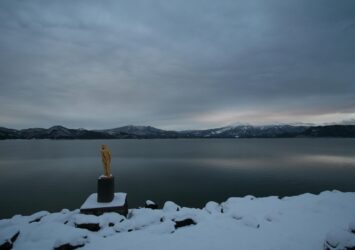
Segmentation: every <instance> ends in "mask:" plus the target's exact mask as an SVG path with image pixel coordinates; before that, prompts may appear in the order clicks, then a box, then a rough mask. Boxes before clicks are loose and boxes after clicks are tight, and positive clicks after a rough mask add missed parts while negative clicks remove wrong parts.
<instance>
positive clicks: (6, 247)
mask: <svg viewBox="0 0 355 250" xmlns="http://www.w3.org/2000/svg"><path fill="white" fill-rule="evenodd" d="M10 249H12V243H11V242H8V241H6V242H5V243H4V244H2V245H0V250H10Z"/></svg>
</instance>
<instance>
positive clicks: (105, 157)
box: [101, 145, 111, 177]
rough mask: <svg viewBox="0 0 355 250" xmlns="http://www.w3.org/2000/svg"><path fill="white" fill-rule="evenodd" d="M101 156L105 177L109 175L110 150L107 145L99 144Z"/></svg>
mask: <svg viewBox="0 0 355 250" xmlns="http://www.w3.org/2000/svg"><path fill="white" fill-rule="evenodd" d="M101 158H102V164H103V166H104V175H105V176H106V177H111V168H110V165H111V153H110V150H109V149H108V147H107V145H102V146H101Z"/></svg>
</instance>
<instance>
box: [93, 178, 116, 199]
mask: <svg viewBox="0 0 355 250" xmlns="http://www.w3.org/2000/svg"><path fill="white" fill-rule="evenodd" d="M114 193H115V178H114V177H113V176H110V177H106V176H100V177H99V179H98V180H97V202H111V201H112V200H113V198H114Z"/></svg>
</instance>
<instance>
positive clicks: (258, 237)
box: [0, 191, 355, 250]
mask: <svg viewBox="0 0 355 250" xmlns="http://www.w3.org/2000/svg"><path fill="white" fill-rule="evenodd" d="M85 225H96V229H97V230H96V231H92V230H91V231H90V230H88V229H85ZM16 235H17V236H16ZM15 236H16V237H15ZM5 243H6V244H8V246H10V245H11V246H12V247H13V249H26V250H31V249H36V250H37V249H56V248H60V247H63V246H71V247H81V248H80V249H95V250H96V249H127V250H129V249H132V250H141V249H157V250H159V249H194V250H195V249H197V250H198V249H201V250H202V249H203V250H207V249H233V250H234V249H248V250H249V249H290V250H292V249H295V250H296V249H297V250H299V249H350V248H351V247H355V193H342V192H339V191H332V192H329V191H327V192H323V193H321V194H319V195H312V194H303V195H299V196H294V197H285V198H282V199H279V198H278V197H264V198H255V197H253V196H246V197H243V198H229V199H228V200H227V201H225V202H223V203H221V204H218V203H216V202H212V201H211V202H208V203H207V204H206V206H205V207H204V208H202V209H196V208H186V207H180V206H178V205H177V204H175V203H174V202H171V201H168V202H166V203H165V204H164V206H163V209H154V210H153V209H149V208H138V209H131V210H130V211H129V215H128V216H127V218H125V217H123V216H121V215H119V214H116V213H107V214H104V215H101V216H93V215H84V214H80V213H79V210H74V211H69V210H66V209H63V210H62V211H61V212H58V213H48V212H43V211H42V212H38V213H35V214H33V215H31V216H21V215H16V216H14V217H12V218H10V219H3V220H0V246H1V244H5Z"/></svg>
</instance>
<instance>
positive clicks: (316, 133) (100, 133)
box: [0, 125, 355, 140]
mask: <svg viewBox="0 0 355 250" xmlns="http://www.w3.org/2000/svg"><path fill="white" fill-rule="evenodd" d="M295 137H343V138H346V137H347V138H355V125H327V126H292V125H269V126H251V125H238V126H229V127H221V128H214V129H205V130H184V131H169V130H162V129H158V128H154V127H151V126H133V125H129V126H124V127H118V128H113V129H103V130H87V129H69V128H66V127H63V126H53V127H50V128H48V129H45V128H28V129H21V130H16V129H10V128H3V127H0V139H3V140H4V139H54V140H57V139H155V138H156V139H159V138H160V139H163V138H295Z"/></svg>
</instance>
